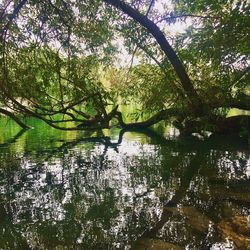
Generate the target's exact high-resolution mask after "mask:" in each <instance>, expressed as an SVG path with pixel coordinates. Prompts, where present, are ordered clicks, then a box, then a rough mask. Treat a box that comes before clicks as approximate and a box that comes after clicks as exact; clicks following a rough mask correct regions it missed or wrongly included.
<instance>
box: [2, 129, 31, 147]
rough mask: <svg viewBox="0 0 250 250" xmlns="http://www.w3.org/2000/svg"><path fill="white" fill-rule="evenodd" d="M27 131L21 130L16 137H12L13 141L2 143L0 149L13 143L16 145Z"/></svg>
mask: <svg viewBox="0 0 250 250" xmlns="http://www.w3.org/2000/svg"><path fill="white" fill-rule="evenodd" d="M26 131H27V130H26V129H22V130H20V131H19V132H18V133H17V134H16V135H15V136H14V137H12V138H11V139H9V140H7V141H6V142H4V143H1V144H0V147H6V146H9V144H11V143H15V142H16V141H17V140H18V139H19V138H20V137H21V136H22V135H23V134H24V132H26Z"/></svg>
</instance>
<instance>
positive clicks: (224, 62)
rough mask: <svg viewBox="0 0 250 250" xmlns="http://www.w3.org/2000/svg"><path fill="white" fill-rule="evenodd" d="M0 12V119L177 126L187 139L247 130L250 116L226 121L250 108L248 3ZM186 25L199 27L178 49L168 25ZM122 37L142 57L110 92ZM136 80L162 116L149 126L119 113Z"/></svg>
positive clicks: (109, 2)
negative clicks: (231, 111)
mask: <svg viewBox="0 0 250 250" xmlns="http://www.w3.org/2000/svg"><path fill="white" fill-rule="evenodd" d="M163 7H164V6H163ZM1 10H2V11H1V15H0V16H1V48H0V49H1V51H0V52H1V85H0V87H1V89H0V90H1V93H0V101H1V103H2V108H1V109H0V112H1V113H4V114H5V115H9V116H10V117H12V118H13V117H15V120H16V121H18V122H19V124H20V125H22V122H21V121H19V118H17V117H16V115H15V113H21V114H24V115H29V116H33V117H36V118H38V119H41V120H43V121H45V122H46V123H48V124H49V125H51V126H53V127H55V128H58V129H89V128H91V129H96V128H102V127H108V126H109V122H110V121H111V120H112V119H113V118H116V119H117V120H118V122H119V124H120V125H121V126H122V127H128V128H130V127H148V126H151V125H153V124H155V123H157V122H159V121H161V120H170V119H171V120H172V121H174V125H175V126H176V127H178V128H179V129H180V130H181V132H182V133H183V134H191V133H193V132H201V131H203V130H209V131H211V132H220V133H222V132H239V131H241V130H242V129H243V130H244V129H247V130H249V124H250V123H249V117H248V116H238V117H233V118H232V117H231V118H227V117H226V113H227V112H226V111H227V110H228V109H230V108H240V109H244V110H250V97H249V95H248V94H249V93H248V91H249V86H248V83H249V69H250V66H249V60H250V58H249V45H248V42H247V41H249V34H250V32H249V31H248V30H247V29H249V28H247V27H250V25H248V24H249V23H250V20H249V15H248V14H249V10H250V9H249V6H248V4H247V1H229V0H227V1H226V0H225V1H219V2H218V1H209V3H207V1H203V0H196V1H195V2H194V1H178V2H175V1H173V2H172V5H169V6H168V7H166V6H165V7H164V12H160V11H159V9H157V8H156V7H155V1H148V0H144V1H142V0H141V1H139V0H137V1H133V2H131V1H126V2H125V1H121V0H102V1H101V0H98V1H94V2H93V1H87V0H85V1H77V0H67V1H66V0H60V1H55V2H54V1H51V0H46V1H43V2H40V1H36V0H31V1H24V0H23V1H19V2H18V3H15V2H12V1H10V2H9V1H8V2H7V1H6V2H4V3H3V4H2V6H1ZM184 21H190V22H191V23H192V25H191V26H190V27H189V28H188V29H187V31H186V32H185V33H183V34H180V35H175V37H174V39H171V40H170V41H171V42H170V41H169V40H168V39H167V37H168V33H167V30H166V29H165V27H166V26H163V25H162V24H163V23H167V24H168V25H171V24H172V23H176V22H184ZM131 31H132V32H133V36H131ZM231 37H233V38H232V39H231ZM121 39H122V41H124V45H125V46H126V47H127V48H128V51H129V52H130V53H131V54H132V62H133V58H134V56H135V54H136V53H137V51H142V52H143V53H144V54H143V56H142V57H141V63H140V64H139V65H137V66H133V63H131V67H130V69H129V70H128V72H127V75H126V76H125V80H123V82H124V85H123V86H122V87H121V86H119V87H118V88H116V87H113V88H112V89H107V88H105V86H104V85H103V75H105V74H106V73H105V72H108V71H109V69H108V66H109V65H112V64H113V65H114V64H115V56H116V55H117V52H118V51H119V45H116V44H117V41H119V40H121ZM115 43H116V44H115ZM103 72H104V73H103ZM117 72H118V74H119V77H117V79H119V80H120V79H121V76H122V75H124V70H123V69H117ZM106 81H107V79H106ZM129 82H134V83H136V86H135V87H134V89H135V90H137V91H135V92H134V93H135V94H136V98H137V100H139V101H140V103H141V105H142V106H143V107H144V108H146V109H148V111H150V112H151V113H153V112H158V113H156V114H155V115H152V117H150V118H149V119H148V120H146V121H144V122H136V123H130V124H125V123H124V122H123V119H122V114H121V113H120V112H119V111H118V106H117V105H116V98H115V95H117V93H118V95H120V96H122V95H123V98H127V99H128V96H126V94H128V93H129V92H131V91H130V89H129V88H130V87H131V84H129ZM154 83H155V84H154ZM140 89H142V90H143V91H140ZM119 90H122V93H119ZM124 93H125V94H124ZM161 93H164V94H161ZM132 94H133V93H132ZM159 95H161V97H160V96H159ZM154 100H155V101H154ZM110 103H111V106H113V109H110V108H109V106H110V105H109V104H110ZM6 107H8V109H6ZM107 110H111V111H110V112H108V111H107ZM8 112H9V113H8ZM59 114H60V115H63V118H62V119H61V118H60V119H58V115H59ZM72 121H74V122H76V126H74V127H67V128H66V127H65V126H59V125H58V123H61V122H62V123H65V122H72ZM22 126H23V127H26V126H25V125H22Z"/></svg>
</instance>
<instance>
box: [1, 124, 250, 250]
mask: <svg viewBox="0 0 250 250" xmlns="http://www.w3.org/2000/svg"><path fill="white" fill-rule="evenodd" d="M6 121H7V120H5V119H1V120H0V131H1V134H0V249H131V248H132V249H249V246H250V150H249V149H250V148H249V145H248V144H247V142H246V141H245V140H243V139H242V140H241V139H239V138H234V137H214V138H210V139H205V140H199V139H197V138H186V139H177V138H169V136H168V135H169V134H168V133H167V132H166V133H165V135H164V136H162V131H160V132H159V131H158V132H157V131H151V130H144V131H137V132H128V131H120V130H119V129H113V130H110V131H102V132H101V131H99V132H93V133H92V132H89V133H83V132H62V131H56V130H54V129H51V128H48V127H47V126H45V125H43V124H42V123H40V122H35V121H32V120H31V121H29V122H30V124H32V125H33V126H34V127H35V129H33V130H29V131H26V132H23V131H19V128H18V127H17V126H16V125H14V124H13V123H11V122H8V123H6Z"/></svg>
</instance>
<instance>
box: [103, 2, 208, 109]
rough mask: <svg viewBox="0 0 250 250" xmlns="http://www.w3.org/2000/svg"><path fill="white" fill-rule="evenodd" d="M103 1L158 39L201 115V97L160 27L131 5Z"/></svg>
mask: <svg viewBox="0 0 250 250" xmlns="http://www.w3.org/2000/svg"><path fill="white" fill-rule="evenodd" d="M103 1H104V2H106V3H108V4H110V5H112V6H114V7H115V8H117V9H119V10H121V11H122V12H124V13H125V14H127V15H128V16H130V17H131V18H133V19H134V20H135V21H137V22H138V23H140V24H141V25H142V26H143V27H145V28H146V29H147V30H148V31H149V33H150V34H151V35H152V36H153V37H154V38H155V39H156V41H157V42H158V44H159V45H160V47H161V49H162V50H163V52H164V53H165V55H166V56H167V57H168V59H169V61H170V62H171V64H172V66H173V68H174V70H175V72H176V74H177V76H178V77H179V79H180V81H181V85H182V87H183V89H184V90H185V93H186V95H187V98H188V100H189V102H190V104H191V107H192V109H193V110H194V111H195V113H198V114H201V113H202V112H203V111H202V110H203V108H202V107H203V105H202V102H201V100H200V97H199V96H198V94H197V92H196V91H195V89H194V86H193V84H192V82H191V80H190V78H189V76H188V74H187V72H186V70H185V68H184V66H183V64H182V62H181V61H180V59H179V58H178V56H177V54H176V53H175V51H174V50H173V48H172V47H171V45H170V44H169V43H168V41H167V39H166V37H165V36H164V34H163V33H162V31H161V30H160V29H159V27H158V26H157V25H156V24H155V23H154V22H153V21H151V20H150V19H148V18H147V17H146V16H144V15H142V14H141V13H140V12H139V11H137V10H135V9H133V8H132V7H130V6H129V5H127V4H126V3H124V2H122V1H120V0H103Z"/></svg>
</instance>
